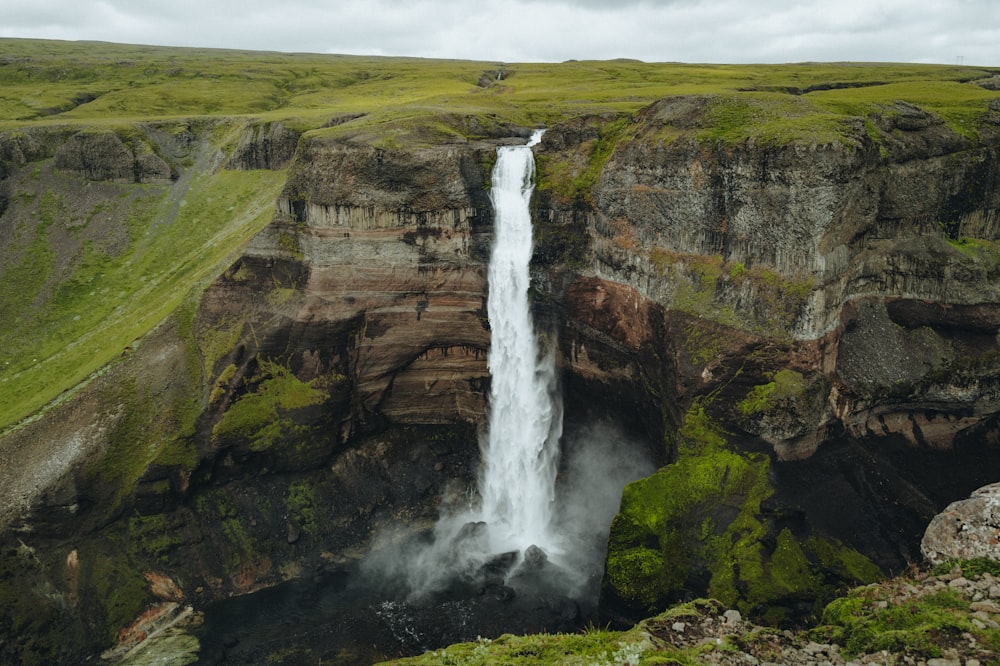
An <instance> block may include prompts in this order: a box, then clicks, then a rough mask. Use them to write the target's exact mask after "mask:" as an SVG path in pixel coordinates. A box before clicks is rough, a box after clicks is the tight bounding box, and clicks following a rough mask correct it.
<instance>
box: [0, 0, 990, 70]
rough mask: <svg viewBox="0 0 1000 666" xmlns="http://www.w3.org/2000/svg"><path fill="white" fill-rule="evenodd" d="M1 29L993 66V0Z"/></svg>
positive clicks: (380, 48) (193, 15)
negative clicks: (961, 60) (959, 62)
mask: <svg viewBox="0 0 1000 666" xmlns="http://www.w3.org/2000/svg"><path fill="white" fill-rule="evenodd" d="M0 17H2V19H0V36H8V37H40V38H55V39H98V40H105V41H118V42H130V43H145V44H166V45H184V46H218V47H226V48H240V49H262V50H276V51H312V52H320V53H324V52H329V53H359V54H384V55H413V56H429V57H452V58H473V59H479V60H504V61H511V62H513V61H561V60H568V59H570V58H576V59H608V58H616V57H630V58H640V59H643V60H648V61H666V60H680V61H687V62H798V61H806V60H854V61H913V62H941V63H953V62H956V61H957V59H958V58H959V56H962V57H963V58H964V62H965V63H966V64H981V65H998V66H1000V3H996V2H994V1H993V0H926V1H925V2H919V3H918V2H912V0H905V1H904V0H868V1H864V0H841V1H840V2H838V3H836V4H833V5H831V4H830V3H829V2H828V0H822V1H820V0H801V1H800V2H796V3H789V2H785V1H783V0H761V1H759V2H755V3H748V2H745V1H740V0H712V1H709V0H493V1H492V2H489V3H470V2H467V0H368V1H367V2H366V1H364V0H340V1H334V2H331V1H330V0H285V2H282V3H275V2H273V0H266V1H265V0H244V1H237V0H201V1H196V0H173V1H172V2H162V0H155V1H151V0H101V1H99V2H91V3H81V2H78V1H68V0H33V1H32V2H27V3H26V2H23V0H0Z"/></svg>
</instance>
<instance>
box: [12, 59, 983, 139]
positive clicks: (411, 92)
mask: <svg viewBox="0 0 1000 666" xmlns="http://www.w3.org/2000/svg"><path fill="white" fill-rule="evenodd" d="M998 71H1000V70H998ZM498 72H502V76H501V77H500V80H497V79H498V76H497V75H498ZM992 74H993V72H991V71H986V70H982V69H975V68H966V67H954V66H937V65H898V64H864V63H839V64H815V63H808V64H796V65H686V64H679V63H669V64H657V63H643V62H638V61H631V60H618V61H607V62H594V61H580V62H577V61H570V62H564V63H545V64H542V63H534V64H532V63H523V64H499V63H491V62H473V61H456V60H429V59H416V58H381V57H369V56H338V55H310V54H281V53H265V52H248V51H229V50H208V49H186V48H167V47H151V46H125V45H117V44H105V43H96V42H52V41H37V40H13V39H0V128H2V127H10V126H13V125H16V124H20V123H23V122H25V121H31V122H36V123H38V122H46V123H65V122H73V123H78V122H107V121H109V120H117V121H122V120H129V121H135V120H143V119H150V118H167V117H180V116H219V115H242V114H252V115H255V116H258V117H261V118H264V119H282V120H285V121H291V122H292V123H293V124H297V125H298V126H299V127H300V128H302V129H310V128H320V127H322V126H323V125H324V124H327V123H328V122H329V121H330V120H331V119H332V118H336V117H338V116H345V115H353V114H364V115H363V117H360V118H357V119H355V120H352V121H351V122H348V123H344V124H338V125H337V127H336V128H332V129H328V130H326V131H332V132H336V133H341V134H347V133H352V132H358V133H362V132H363V133H365V134H368V135H376V136H380V134H379V131H380V130H386V129H395V130H399V129H405V128H406V127H407V126H411V125H412V124H413V123H415V122H417V121H418V119H420V120H422V122H423V123H425V124H433V123H432V121H431V119H432V118H436V119H437V120H438V122H439V124H441V125H442V126H443V127H449V128H450V131H451V132H454V133H459V132H461V131H462V127H463V123H462V122H461V121H463V120H468V119H469V118H470V117H473V118H476V119H478V120H480V121H482V122H481V123H480V126H486V127H488V126H489V125H490V123H492V122H497V121H500V122H518V123H521V124H530V125H539V124H546V123H555V122H558V121H560V120H563V119H566V118H568V117H572V116H575V115H580V114H585V113H597V112H609V111H610V112H614V111H623V112H633V111H636V110H638V109H640V108H642V107H643V106H645V105H647V104H649V103H650V102H652V101H654V100H656V99H659V98H661V97H664V96H666V95H686V94H710V95H720V96H722V97H723V98H726V99H729V98H740V99H742V100H743V101H744V102H746V105H745V106H744V107H740V106H739V105H737V107H738V108H742V109H743V111H742V112H740V111H736V112H733V111H731V110H730V111H729V112H720V117H719V118H718V120H719V122H720V123H721V124H723V125H725V126H726V127H725V128H724V130H725V131H724V132H723V134H724V135H725V136H726V137H727V138H736V137H738V136H739V135H740V134H741V133H743V134H752V133H753V132H754V130H755V127H757V126H759V125H761V124H764V123H768V122H773V121H775V120H776V119H778V118H781V117H786V118H787V121H788V125H789V127H790V130H789V132H788V133H787V134H786V138H794V136H795V135H796V134H803V135H809V134H810V132H811V130H810V124H811V122H810V121H817V120H819V121H822V123H821V124H823V125H824V126H827V125H829V124H830V122H831V121H833V122H834V124H835V121H836V119H837V118H838V117H839V118H843V117H845V116H850V115H859V114H861V113H863V112H864V111H865V110H866V109H868V108H870V107H872V106H874V105H879V104H889V103H891V102H893V101H895V100H899V99H903V100H905V101H908V102H911V103H913V104H916V105H918V106H922V107H927V108H928V109H930V110H933V111H937V112H940V113H942V114H943V115H944V116H945V117H946V118H948V119H949V120H951V121H954V122H955V123H956V124H958V121H959V120H963V119H968V118H974V117H975V116H976V115H977V114H980V113H982V111H983V110H984V109H985V108H986V105H987V104H988V102H989V100H990V99H992V98H994V97H996V93H993V92H989V91H986V90H984V89H982V88H980V87H978V86H974V85H969V84H968V82H970V81H974V80H977V79H982V78H986V77H989V76H992ZM727 106H728V105H727ZM464 127H465V129H466V130H468V128H469V125H468V123H465V125H464ZM472 133H474V132H472Z"/></svg>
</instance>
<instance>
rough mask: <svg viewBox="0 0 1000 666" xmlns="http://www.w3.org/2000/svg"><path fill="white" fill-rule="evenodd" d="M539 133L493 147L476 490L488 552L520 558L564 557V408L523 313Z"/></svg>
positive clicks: (549, 360)
mask: <svg viewBox="0 0 1000 666" xmlns="http://www.w3.org/2000/svg"><path fill="white" fill-rule="evenodd" d="M541 134H542V132H541V131H536V132H535V134H534V135H533V136H532V138H531V141H529V143H528V144H527V145H525V146H504V147H501V148H500V149H498V153H497V162H496V166H495V167H494V169H493V184H492V190H491V197H492V199H493V208H494V212H495V219H496V223H495V240H494V246H493V253H492V255H491V258H490V265H489V289H490V291H489V300H488V302H487V311H488V314H489V319H490V328H491V331H492V342H491V348H490V354H489V368H490V373H491V375H492V386H491V391H490V411H489V430H488V437H487V439H486V441H485V442H484V444H483V471H482V476H481V477H480V481H479V492H480V495H481V498H482V520H484V521H485V522H486V524H487V525H488V529H489V539H490V546H491V549H492V550H493V552H506V551H511V550H519V551H521V552H522V553H523V552H524V551H525V549H526V548H528V547H529V546H531V545H535V546H538V547H539V548H541V549H542V550H543V551H545V552H546V553H547V554H548V555H549V557H553V556H558V554H559V553H560V551H561V548H560V546H559V543H558V538H557V536H556V534H555V530H554V529H553V527H554V526H553V524H552V521H553V514H554V509H555V480H556V466H557V463H558V454H559V437H560V436H561V434H562V403H561V400H560V398H559V395H558V393H557V391H556V386H555V367H554V366H555V364H554V359H553V354H552V353H546V354H544V355H543V356H541V357H539V345H538V340H537V338H536V336H535V331H534V327H533V326H532V323H531V313H530V311H529V308H528V286H529V274H528V263H529V262H530V260H531V252H532V239H531V214H530V212H529V207H528V204H529V202H530V200H531V193H532V191H533V189H534V182H533V179H534V172H535V161H534V155H533V154H532V151H531V146H533V145H535V144H537V143H538V142H539V141H540V140H541Z"/></svg>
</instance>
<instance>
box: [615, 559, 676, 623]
mask: <svg viewBox="0 0 1000 666" xmlns="http://www.w3.org/2000/svg"><path fill="white" fill-rule="evenodd" d="M667 567H668V562H667V561H666V560H665V559H664V557H663V555H662V553H660V551H658V550H652V549H650V548H642V547H639V548H629V549H623V550H621V551H619V552H616V553H615V554H614V557H609V558H608V566H607V571H606V575H607V577H608V583H609V584H610V585H611V586H612V587H613V588H614V589H615V591H616V592H617V593H618V596H619V597H621V598H622V599H624V600H625V601H628V602H630V603H636V604H640V605H642V606H644V607H646V608H650V609H652V608H655V607H656V605H657V604H658V603H662V602H663V596H664V591H667V590H670V589H671V586H670V583H671V581H670V578H671V576H670V572H669V569H668V568H667Z"/></svg>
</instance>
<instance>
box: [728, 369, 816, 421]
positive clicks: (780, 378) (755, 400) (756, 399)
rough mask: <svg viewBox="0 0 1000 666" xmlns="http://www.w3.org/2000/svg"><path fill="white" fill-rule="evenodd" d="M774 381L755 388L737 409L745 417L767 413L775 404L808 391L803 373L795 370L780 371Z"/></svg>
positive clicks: (737, 405) (774, 376) (775, 374)
mask: <svg viewBox="0 0 1000 666" xmlns="http://www.w3.org/2000/svg"><path fill="white" fill-rule="evenodd" d="M773 379H774V381H771V382H768V383H767V384H761V385H759V386H754V387H753V388H752V389H750V392H749V393H748V394H747V397H746V398H744V399H743V400H741V401H740V402H738V403H737V404H736V409H737V410H738V411H739V412H740V413H741V414H743V415H744V416H749V415H751V414H759V413H760V412H765V411H767V410H768V409H770V408H771V407H773V406H774V405H775V404H777V403H780V402H782V401H785V400H791V399H793V398H796V397H798V396H800V395H802V393H803V392H804V391H805V390H806V381H805V378H804V377H803V376H802V373H800V372H796V371H794V370H788V369H787V368H785V369H783V370H778V371H777V372H775V373H774V375H773Z"/></svg>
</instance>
